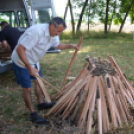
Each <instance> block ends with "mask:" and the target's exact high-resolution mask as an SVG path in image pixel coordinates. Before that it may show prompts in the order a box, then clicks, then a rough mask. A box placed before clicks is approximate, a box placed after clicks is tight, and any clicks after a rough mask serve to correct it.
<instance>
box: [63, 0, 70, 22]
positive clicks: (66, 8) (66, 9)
mask: <svg viewBox="0 0 134 134" xmlns="http://www.w3.org/2000/svg"><path fill="white" fill-rule="evenodd" d="M68 6H69V1H68V2H67V4H66V7H65V12H64V20H65V21H66V17H67V11H68Z"/></svg>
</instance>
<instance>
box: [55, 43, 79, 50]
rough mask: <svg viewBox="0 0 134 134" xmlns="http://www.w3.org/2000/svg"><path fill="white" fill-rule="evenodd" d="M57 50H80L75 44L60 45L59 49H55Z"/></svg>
mask: <svg viewBox="0 0 134 134" xmlns="http://www.w3.org/2000/svg"><path fill="white" fill-rule="evenodd" d="M55 49H60V50H63V49H75V50H79V49H80V48H79V47H78V46H77V45H74V44H59V45H58V46H57V47H55Z"/></svg>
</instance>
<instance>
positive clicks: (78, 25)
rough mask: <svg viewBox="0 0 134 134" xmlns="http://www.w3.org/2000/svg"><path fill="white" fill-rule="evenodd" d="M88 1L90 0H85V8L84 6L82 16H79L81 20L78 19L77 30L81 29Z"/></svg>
mask: <svg viewBox="0 0 134 134" xmlns="http://www.w3.org/2000/svg"><path fill="white" fill-rule="evenodd" d="M87 3H88V0H85V3H84V6H83V8H82V11H81V14H80V17H79V20H78V24H77V30H76V31H77V32H78V31H79V30H80V26H81V21H82V17H83V14H84V11H85V8H86V6H87Z"/></svg>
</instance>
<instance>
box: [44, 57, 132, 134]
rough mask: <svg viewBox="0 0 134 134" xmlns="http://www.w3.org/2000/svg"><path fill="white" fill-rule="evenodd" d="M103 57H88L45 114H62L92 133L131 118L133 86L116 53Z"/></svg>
mask: <svg viewBox="0 0 134 134" xmlns="http://www.w3.org/2000/svg"><path fill="white" fill-rule="evenodd" d="M108 58H109V60H104V61H102V60H101V59H100V58H98V59H96V58H94V59H93V60H91V59H90V57H87V58H86V60H87V61H88V62H87V63H85V65H84V67H83V69H82V70H81V71H80V73H79V74H78V76H77V77H76V78H75V79H74V80H72V81H71V82H70V83H68V84H67V85H65V86H64V88H62V90H61V92H59V93H57V94H56V95H55V96H53V99H55V100H56V101H57V103H56V105H55V106H54V107H53V108H51V109H50V111H48V113H47V114H46V115H45V116H46V117H47V116H50V115H61V114H62V120H65V119H67V118H68V117H69V118H70V119H71V121H72V122H73V123H75V124H76V126H77V127H78V128H85V133H86V134H90V133H91V132H92V128H93V127H94V126H96V130H95V131H96V132H98V133H99V134H102V133H107V132H108V131H109V130H111V128H117V127H121V126H122V123H124V122H125V123H126V124H127V123H128V122H132V117H131V116H130V111H129V107H128V104H130V105H131V106H132V107H134V88H133V87H132V85H131V84H130V82H129V81H128V80H127V79H126V77H125V75H124V73H123V72H122V71H121V69H120V68H119V66H118V65H117V63H116V62H115V60H114V59H113V57H111V56H108Z"/></svg>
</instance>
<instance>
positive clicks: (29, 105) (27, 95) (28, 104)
mask: <svg viewBox="0 0 134 134" xmlns="http://www.w3.org/2000/svg"><path fill="white" fill-rule="evenodd" d="M30 92H31V88H23V99H24V102H25V105H26V107H27V108H28V109H29V110H30V112H31V113H33V112H34V109H33V106H32V100H31V93H30Z"/></svg>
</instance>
